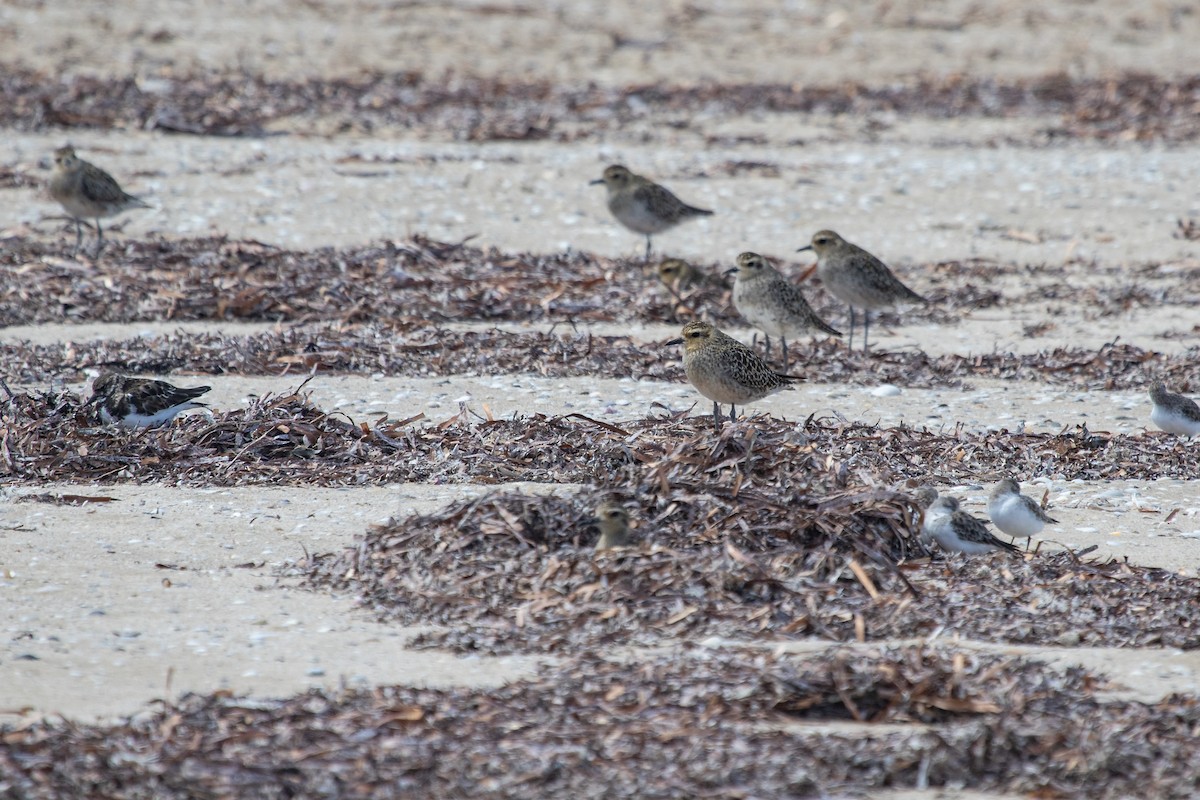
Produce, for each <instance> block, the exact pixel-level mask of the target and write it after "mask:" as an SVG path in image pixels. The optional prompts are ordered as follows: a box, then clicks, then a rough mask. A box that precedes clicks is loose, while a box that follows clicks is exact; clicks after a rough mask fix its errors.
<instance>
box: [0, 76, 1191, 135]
mask: <svg viewBox="0 0 1200 800" xmlns="http://www.w3.org/2000/svg"><path fill="white" fill-rule="evenodd" d="M0 98H3V100H4V102H3V103H0V125H3V126H5V127H8V128H13V129H16V130H26V131H29V130H46V129H47V128H58V127H66V128H81V127H86V128H114V127H119V128H134V129H143V130H150V129H159V130H165V131H171V132H180V133H191V134H204V135H210V136H257V135H262V134H263V133H264V132H265V131H266V130H267V128H268V127H269V128H270V129H272V130H280V129H283V130H287V129H289V128H299V127H300V126H303V125H304V124H306V123H308V122H310V121H311V120H313V119H314V118H318V117H320V118H326V119H331V120H333V121H334V122H335V123H336V124H337V125H339V126H340V127H344V128H349V129H357V130H373V129H375V128H378V127H380V126H387V127H393V128H400V129H403V130H410V131H413V132H416V133H419V134H421V135H424V136H429V137H435V136H437V137H449V138H455V139H463V140H469V141H488V140H510V139H515V140H538V139H553V140H556V141H575V140H578V139H581V138H585V137H589V136H597V135H601V134H603V133H605V132H607V131H611V130H614V129H617V128H619V127H620V126H622V125H625V124H629V123H630V122H632V121H635V120H640V119H644V118H645V115H646V113H647V112H646V110H647V109H652V110H654V112H655V113H657V114H659V115H677V114H679V113H680V112H688V111H691V112H694V111H696V110H697V109H703V110H704V112H705V116H706V117H710V118H711V117H712V116H713V115H717V114H724V115H744V114H749V113H762V112H793V113H795V112H799V113H821V114H856V115H860V116H861V115H867V114H877V113H882V112H894V113H902V114H905V115H923V116H929V117H935V118H936V117H952V116H953V117H960V116H981V117H1016V116H1043V115H1048V114H1057V115H1060V117H1061V119H1062V122H1061V124H1060V125H1058V126H1055V127H1053V128H1052V129H1050V130H1048V131H1046V132H1045V133H1046V136H1047V137H1048V138H1050V139H1055V138H1065V137H1071V138H1087V139H1101V140H1113V139H1115V140H1118V141H1128V140H1137V141H1168V142H1182V141H1192V140H1194V139H1195V138H1196V136H1197V134H1198V133H1200V122H1198V120H1200V113H1197V111H1198V109H1200V78H1197V77H1195V76H1189V77H1184V78H1179V79H1171V78H1162V77H1158V76H1153V75H1146V74H1139V73H1126V74H1124V75H1120V76H1116V77H1113V78H1106V79H1088V78H1083V79H1074V78H1071V77H1069V76H1066V75H1063V74H1053V75H1047V76H1043V77H1035V78H1027V79H1016V80H1011V79H1003V78H994V77H990V78H979V77H972V76H967V75H965V74H957V75H951V76H947V77H937V78H916V79H912V80H909V81H907V82H901V81H897V82H892V83H889V84H888V85H887V86H882V87H872V86H865V85H862V84H859V83H851V82H846V83H842V84H838V85H833V86H804V85H802V84H797V83H793V84H786V85H781V84H721V85H711V84H710V85H702V86H688V87H681V86H671V85H666V84H661V83H658V84H654V85H648V86H628V87H618V88H609V87H602V86H595V85H591V86H588V87H584V88H562V87H559V86H555V85H553V84H550V83H546V82H519V81H513V80H503V79H489V78H469V77H459V76H453V77H448V76H439V77H427V76H424V75H421V74H417V73H411V72H410V73H399V74H395V73H392V74H382V73H377V74H368V75H363V76H359V77H355V78H346V79H335V80H327V79H322V78H310V79H307V80H303V81H295V80H292V81H288V80H269V79H266V78H263V77H261V76H247V75H238V76H237V77H236V78H235V77H227V76H222V75H197V76H193V77H177V78H164V79H162V80H157V81H155V87H154V89H153V91H148V90H146V89H143V88H142V87H141V86H140V85H139V84H138V82H137V81H136V80H134V79H132V78H104V77H94V76H85V75H77V76H73V77H71V78H68V79H65V80H64V79H60V78H58V77H56V76H49V75H46V74H43V73H40V72H35V71H32V70H20V69H14V70H7V71H6V72H5V73H4V75H3V76H0Z"/></svg>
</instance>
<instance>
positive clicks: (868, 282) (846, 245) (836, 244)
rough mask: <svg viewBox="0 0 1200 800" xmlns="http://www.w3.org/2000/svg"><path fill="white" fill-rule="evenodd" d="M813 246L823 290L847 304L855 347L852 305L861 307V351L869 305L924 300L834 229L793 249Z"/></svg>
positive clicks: (851, 343) (851, 342)
mask: <svg viewBox="0 0 1200 800" xmlns="http://www.w3.org/2000/svg"><path fill="white" fill-rule="evenodd" d="M803 250H812V251H814V252H815V253H816V254H817V275H818V276H819V277H820V278H821V283H822V284H823V285H824V286H825V289H826V291H828V292H829V293H830V294H831V295H833V296H834V297H836V298H838V299H839V300H841V301H842V302H844V303H846V304H848V305H849V306H850V339H849V342H848V346H849V347H850V348H853V347H854V309H855V307H856V306H857V307H859V308H861V309H862V310H863V352H864V353H865V352H866V351H867V347H868V344H869V343H868V340H867V337H868V335H869V334H870V330H871V309H877V308H887V307H889V306H894V305H896V304H897V303H925V302H927V301H926V300H925V298H924V297H922V296H921V295H919V294H917V293H916V292H914V291H913V290H912V289H910V288H908V287H907V286H905V285H904V284H903V283H901V282H900V279H899V278H897V277H896V276H895V275H893V274H892V271H891V270H890V269H888V266H887V264H884V263H883V262H882V261H880V260H879V259H878V258H876V257H875V256H873V255H871V254H870V253H868V252H867V251H866V250H863V249H862V248H861V247H859V246H858V245H854V244H851V243H850V242H847V241H846V240H845V239H843V238H842V237H841V236H838V235H837V234H836V233H834V232H833V231H829V230H825V231H817V232H816V233H815V234H813V238H812V244H808V245H805V246H804V247H801V248H800V249H799V250H797V251H796V252H801V251H803Z"/></svg>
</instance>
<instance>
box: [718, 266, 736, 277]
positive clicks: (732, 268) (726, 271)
mask: <svg viewBox="0 0 1200 800" xmlns="http://www.w3.org/2000/svg"><path fill="white" fill-rule="evenodd" d="M737 271H738V268H737V267H730V268H729V269H727V270H725V271H724V272H722V273H721V274H722V275H732V274H733V273H735V272H737Z"/></svg>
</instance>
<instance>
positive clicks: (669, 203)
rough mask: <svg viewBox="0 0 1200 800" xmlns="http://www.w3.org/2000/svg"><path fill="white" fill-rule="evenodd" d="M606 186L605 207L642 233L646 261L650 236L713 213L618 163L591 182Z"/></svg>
mask: <svg viewBox="0 0 1200 800" xmlns="http://www.w3.org/2000/svg"><path fill="white" fill-rule="evenodd" d="M592 183H593V184H600V183H602V184H604V186H605V187H606V188H607V189H608V210H609V211H610V212H612V215H613V216H614V217H616V218H617V222H620V223H621V224H622V225H624V226H625V227H626V228H628V229H629V230H631V231H634V232H635V233H641V234H644V235H645V236H646V260H649V259H650V237H651V236H653V235H654V234H656V233H662V232H663V231H665V230H668V229H670V228H674V227H675V226H676V225H678V224H679V223H681V222H684V221H685V220H689V219H694V218H695V217H707V216H710V215H711V214H712V213H713V212H711V211H709V210H707V209H704V208H696V207H695V206H689V205H688V204H687V203H685V202H683V201H682V200H680V199H679V198H678V197H676V196H675V195H673V194H671V192H670V191H669V190H667V189H665V188H664V187H662V186H660V185H658V184H657V183H655V182H654V181H651V180H648V179H646V178H643V177H642V176H641V175H637V174H635V173H633V172H630V171H629V170H628V169H626V168H625V167H622V166H621V165H619V164H614V165H612V166H611V167H608V168H607V169H605V170H604V175H603V177H600V178H597V179H596V180H594V181H592Z"/></svg>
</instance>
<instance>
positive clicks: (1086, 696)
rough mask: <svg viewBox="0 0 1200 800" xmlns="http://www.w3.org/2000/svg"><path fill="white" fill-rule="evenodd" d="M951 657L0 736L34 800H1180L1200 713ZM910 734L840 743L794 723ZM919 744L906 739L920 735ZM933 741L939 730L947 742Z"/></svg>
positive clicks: (343, 698)
mask: <svg viewBox="0 0 1200 800" xmlns="http://www.w3.org/2000/svg"><path fill="white" fill-rule="evenodd" d="M1103 683H1104V679H1103V678H1102V677H1101V676H1096V675H1094V674H1092V673H1088V672H1085V671H1083V670H1081V669H1078V668H1074V669H1068V670H1065V671H1057V670H1054V669H1052V668H1049V667H1047V666H1046V665H1044V664H1042V663H1039V662H1036V661H1032V660H1025V659H1016V658H1006V657H1000V656H987V655H979V654H974V653H969V652H966V653H964V652H962V651H954V650H952V649H949V648H919V647H908V648H896V649H885V650H881V651H877V652H876V651H868V652H851V651H840V650H835V651H833V652H830V653H827V654H824V655H821V656H817V657H806V658H800V657H796V656H789V655H774V654H765V653H756V652H748V651H738V650H732V651H726V652H719V653H705V652H704V651H699V652H695V653H692V654H681V653H678V652H671V653H661V654H657V655H656V654H642V655H639V656H638V657H637V659H636V660H634V661H629V660H615V659H612V658H607V657H603V656H598V655H596V654H594V653H591V652H587V653H583V654H580V655H579V656H577V657H574V658H571V659H569V660H567V661H565V662H561V663H556V664H553V665H548V666H546V667H545V668H544V669H543V670H542V671H541V673H540V674H539V675H538V676H537V677H535V678H533V679H529V680H524V681H519V682H516V683H512V684H509V685H506V686H503V687H499V688H494V689H462V688H459V689H427V688H426V689H422V688H411V687H403V686H385V687H377V688H375V689H372V690H370V691H341V692H337V693H327V692H321V691H316V690H314V691H310V692H307V693H304V694H301V695H297V696H294V697H290V698H284V699H278V700H252V699H249V698H240V697H231V696H230V695H228V694H227V693H224V692H221V693H216V694H212V695H197V694H188V695H184V696H183V697H181V698H180V699H179V700H178V701H177V702H174V703H164V705H163V707H162V708H161V710H159V711H157V712H155V713H150V714H141V715H139V716H137V717H133V718H130V719H126V720H121V721H119V722H117V723H115V724H108V725H95V724H81V723H77V722H69V721H62V720H43V721H38V722H32V723H25V724H22V725H20V726H10V727H6V728H3V729H0V735H3V738H4V743H5V744H4V747H3V748H0V792H3V793H5V794H6V795H11V796H14V797H16V796H19V797H27V798H34V799H40V798H58V797H67V796H91V797H106V798H112V800H122V799H123V798H131V799H132V798H144V797H156V798H167V799H170V798H187V799H188V800H195V799H196V798H218V797H256V798H263V799H264V800H271V799H272V798H290V797H345V796H350V795H353V796H355V797H422V798H430V799H431V800H437V799H438V798H462V797H495V798H528V797H572V798H582V799H583V800H591V799H592V798H595V800H600V798H610V797H644V798H677V797H826V796H831V793H836V794H837V795H838V796H844V795H847V794H853V795H857V793H858V792H860V791H866V792H869V791H871V790H875V789H878V787H880V786H888V787H892V788H897V789H900V788H915V787H916V786H918V785H921V786H929V787H931V788H938V787H943V786H957V787H963V788H967V789H973V790H983V791H1004V792H1012V793H1019V794H1027V795H1029V796H1038V797H1080V798H1082V797H1088V798H1099V800H1116V798H1125V797H1131V796H1138V797H1161V798H1183V797H1188V796H1191V794H1192V792H1193V790H1194V788H1195V783H1194V781H1195V773H1194V768H1195V762H1194V757H1195V744H1194V736H1195V732H1196V730H1197V728H1198V727H1200V703H1198V702H1197V700H1196V698H1195V697H1194V696H1171V697H1168V698H1165V699H1164V700H1162V701H1161V702H1158V703H1154V704H1147V703H1138V702H1111V701H1108V702H1106V701H1104V700H1103V699H1101V698H1100V697H1098V695H1097V690H1098V689H1100V688H1102V687H1103ZM860 718H861V719H863V720H870V721H871V722H884V721H887V722H891V723H893V725H892V726H890V727H888V728H877V727H875V726H873V725H872V724H871V722H862V723H860V724H859V726H858V730H857V731H848V732H845V733H831V732H828V731H822V730H821V729H820V728H819V727H815V728H814V727H803V726H796V725H794V724H789V721H791V720H798V721H809V722H817V723H820V722H824V721H829V720H847V719H860ZM906 726H907V727H906ZM930 726H932V727H930Z"/></svg>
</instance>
